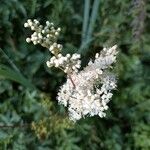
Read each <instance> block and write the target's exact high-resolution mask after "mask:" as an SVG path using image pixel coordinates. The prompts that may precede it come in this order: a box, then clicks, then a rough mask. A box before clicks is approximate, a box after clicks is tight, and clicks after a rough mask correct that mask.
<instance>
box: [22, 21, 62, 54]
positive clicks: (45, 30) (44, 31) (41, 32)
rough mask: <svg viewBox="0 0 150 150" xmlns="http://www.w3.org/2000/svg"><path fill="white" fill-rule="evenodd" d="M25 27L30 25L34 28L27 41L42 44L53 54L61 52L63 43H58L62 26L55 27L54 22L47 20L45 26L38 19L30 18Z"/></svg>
mask: <svg viewBox="0 0 150 150" xmlns="http://www.w3.org/2000/svg"><path fill="white" fill-rule="evenodd" d="M24 27H25V28H27V27H30V28H31V30H33V31H34V32H33V34H32V35H31V37H30V38H27V39H26V41H27V42H28V43H29V42H33V44H34V45H36V44H41V45H42V46H43V47H46V48H48V49H49V50H50V51H51V52H52V53H53V54H54V53H58V52H60V50H61V49H62V45H61V44H57V43H56V42H57V39H58V36H59V33H60V31H61V29H60V28H57V29H55V28H54V24H53V23H50V22H49V21H46V26H45V27H44V26H43V25H41V24H40V23H39V21H38V20H36V19H34V20H33V21H32V20H31V19H28V20H27V22H26V23H25V24H24Z"/></svg>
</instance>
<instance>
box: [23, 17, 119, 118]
mask: <svg viewBox="0 0 150 150" xmlns="http://www.w3.org/2000/svg"><path fill="white" fill-rule="evenodd" d="M24 26H25V27H30V28H31V30H33V31H35V32H34V33H33V34H32V35H31V37H30V38H27V39H26V41H27V42H33V44H41V45H42V46H44V47H46V48H48V49H49V51H50V52H51V53H52V54H53V55H54V56H52V57H51V58H50V60H48V61H47V62H46V64H47V66H48V67H52V66H54V67H57V68H60V69H61V70H63V71H64V72H65V73H66V74H67V81H66V83H64V84H63V85H62V86H61V87H60V90H59V92H58V96H57V100H58V102H59V103H60V104H63V105H64V106H65V107H68V111H69V117H70V119H71V120H73V121H77V120H79V119H81V118H84V117H86V116H95V115H98V116H99V117H101V118H102V117H105V116H106V112H105V111H106V110H107V109H108V102H109V101H110V99H111V98H112V96H113V94H112V90H114V89H115V88H116V77H115V75H113V74H112V73H111V72H110V69H112V65H113V63H114V62H115V61H116V55H117V50H116V48H117V46H116V45H114V46H113V47H111V48H104V49H103V50H102V51H101V52H100V53H97V54H96V55H95V60H90V61H89V63H88V65H87V66H86V67H85V68H84V69H83V70H81V71H79V69H80V67H81V60H80V54H77V53H75V54H73V55H70V54H66V55H65V56H63V55H62V54H61V50H62V48H63V47H62V45H61V44H58V43H57V38H58V35H59V32H60V31H61V29H60V28H57V29H55V28H54V24H53V23H50V22H49V21H46V26H45V27H43V26H42V25H40V23H39V21H37V20H33V21H32V20H30V19H29V20H28V21H27V23H25V24H24Z"/></svg>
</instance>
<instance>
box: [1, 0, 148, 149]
mask: <svg viewBox="0 0 150 150" xmlns="http://www.w3.org/2000/svg"><path fill="white" fill-rule="evenodd" d="M29 18H31V19H34V18H37V19H38V20H39V21H41V22H42V23H44V22H45V21H46V20H49V21H51V22H54V23H55V25H56V26H59V27H61V28H62V32H61V36H60V38H59V42H60V43H61V44H63V45H64V49H63V53H64V54H65V53H74V52H77V51H78V52H80V53H81V54H82V56H83V57H82V58H83V66H84V65H86V64H87V62H88V60H89V59H90V58H92V57H93V56H94V55H95V53H96V52H99V51H100V50H101V49H102V48H103V47H104V46H107V47H109V46H113V45H114V44H117V45H118V50H119V56H118V62H117V65H116V67H115V73H116V74H117V76H118V88H117V90H116V91H115V92H114V96H113V99H112V101H111V102H110V103H109V107H110V109H109V110H108V111H107V117H106V118H104V119H100V118H99V117H92V118H86V119H81V120H80V121H78V122H77V123H75V124H74V123H72V122H70V121H69V119H68V117H67V110H66V109H65V108H64V107H63V106H59V105H58V103H57V101H56V94H57V91H58V89H59V86H60V85H62V84H63V83H64V81H65V75H64V74H63V73H62V72H61V71H60V70H58V69H55V68H52V69H48V68H47V67H46V65H45V62H46V60H47V59H48V58H49V57H50V53H49V52H48V51H47V50H46V49H44V48H42V47H40V46H38V45H37V46H33V45H32V44H27V43H26V41H25V39H26V37H27V36H28V35H30V33H31V32H30V31H29V30H26V29H24V27H23V24H24V23H25V22H26V20H27V19H29ZM88 20H89V21H88ZM87 21H88V22H87ZM87 25H89V26H87ZM149 25H150V2H149V1H148V0H115V1H114V0H107V1H105V0H81V1H76V0H70V1H69V0H44V1H43V0H26V1H25V0H0V150H30V149H32V150H54V149H56V150H99V149H102V150H122V149H125V150H149V149H150V86H149V85H150V67H149V66H150V59H149V58H150V27H149ZM87 27H88V28H87Z"/></svg>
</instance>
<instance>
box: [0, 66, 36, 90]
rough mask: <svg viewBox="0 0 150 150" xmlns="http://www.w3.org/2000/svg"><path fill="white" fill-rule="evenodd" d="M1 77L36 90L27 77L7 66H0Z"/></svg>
mask: <svg viewBox="0 0 150 150" xmlns="http://www.w3.org/2000/svg"><path fill="white" fill-rule="evenodd" d="M0 77H1V78H4V79H9V80H12V81H15V82H18V83H20V84H22V85H23V86H25V87H27V88H31V89H34V88H35V87H34V85H32V84H31V83H30V82H29V81H28V80H27V79H26V78H25V77H23V76H22V75H21V74H19V73H18V72H15V71H14V70H12V69H11V68H9V67H7V66H5V65H0Z"/></svg>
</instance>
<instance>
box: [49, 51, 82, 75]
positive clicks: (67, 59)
mask: <svg viewBox="0 0 150 150" xmlns="http://www.w3.org/2000/svg"><path fill="white" fill-rule="evenodd" d="M79 59H80V55H79V54H76V53H75V54H73V55H72V56H71V55H70V54H67V55H66V56H62V54H58V55H57V57H56V56H53V57H51V59H50V61H47V66H48V67H52V66H55V67H57V68H61V69H62V70H63V71H64V72H65V73H67V74H71V73H72V72H78V69H79V68H80V66H81V61H80V60H79Z"/></svg>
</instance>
